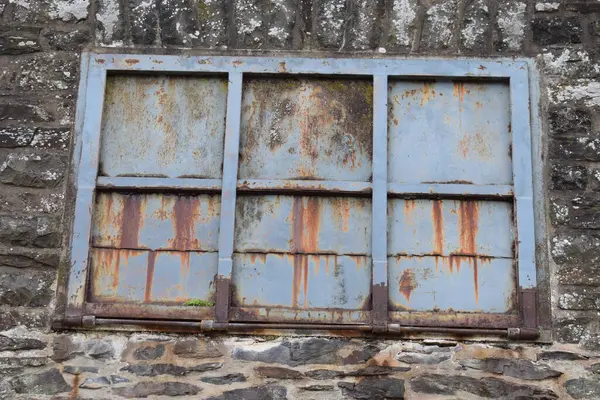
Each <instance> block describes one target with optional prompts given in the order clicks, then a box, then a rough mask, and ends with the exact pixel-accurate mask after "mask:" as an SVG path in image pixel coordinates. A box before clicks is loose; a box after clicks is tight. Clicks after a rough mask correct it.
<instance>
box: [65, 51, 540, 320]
mask: <svg viewBox="0 0 600 400" xmlns="http://www.w3.org/2000/svg"><path fill="white" fill-rule="evenodd" d="M136 72H145V73H148V72H154V73H157V74H159V73H180V74H227V76H228V80H229V84H228V96H227V115H226V135H225V151H224V165H223V179H222V180H219V179H161V178H107V177H98V176H97V175H98V163H99V151H100V127H101V120H102V110H103V103H104V91H105V84H106V79H107V75H108V74H111V73H136ZM244 74H311V75H313V74H314V75H330V76H331V75H346V76H348V75H350V76H351V75H355V76H362V77H364V76H370V77H372V79H373V87H374V94H373V96H374V110H373V111H374V112H373V180H372V183H368V182H334V181H327V182H314V181H311V182H305V181H285V183H284V181H272V180H238V179H237V168H238V149H239V134H240V133H239V130H240V115H241V97H242V83H243V77H244ZM408 77H412V78H419V77H443V78H483V79H504V80H507V81H508V83H509V86H510V109H511V126H512V152H513V185H510V186H509V185H497V186H494V185H485V186H477V185H460V184H457V185H452V184H435V185H432V184H420V185H398V184H390V183H388V182H387V102H388V80H390V79H394V78H408ZM525 110H527V112H525ZM529 110H530V82H529V72H528V63H527V62H526V61H519V60H518V61H514V60H499V61H481V60H464V59H457V60H440V59H344V58H290V57H286V58H284V57H282V58H278V57H220V56H218V57H217V56H166V55H128V54H96V53H84V54H83V55H82V65H81V80H80V86H79V98H78V103H77V116H76V127H75V130H76V147H75V157H74V159H75V164H76V165H75V186H76V193H77V195H76V204H75V216H74V222H73V231H72V232H73V233H72V238H71V249H72V252H71V263H70V265H71V268H70V271H69V272H68V275H69V281H68V295H67V301H66V303H67V304H66V314H65V321H66V322H67V323H70V324H74V325H81V321H82V317H83V316H84V315H85V314H86V313H89V312H93V311H96V310H103V311H102V312H101V315H99V316H104V317H108V316H109V315H108V314H110V311H107V310H110V309H111V308H110V307H101V306H100V305H94V306H90V305H87V307H86V301H85V294H86V287H87V279H88V260H89V249H90V232H91V223H92V212H93V204H94V196H95V192H96V191H97V190H109V189H139V190H144V189H154V190H156V189H160V190H188V191H198V192H211V191H212V192H218V191H220V192H221V196H222V197H221V201H222V202H221V220H220V231H219V264H218V275H217V282H216V284H217V285H216V287H217V300H216V306H215V312H214V316H215V320H216V323H226V322H227V321H228V320H229V312H230V308H229V302H230V290H231V288H230V279H231V273H232V254H233V240H234V237H233V235H234V223H235V221H234V218H235V205H236V193H237V191H253V190H256V191H272V190H282V187H283V190H286V191H290V192H302V193H306V192H309V193H311V192H314V193H327V192H334V193H349V194H357V195H358V194H361V195H369V194H370V195H372V207H373V209H372V212H373V226H372V232H373V237H372V240H373V242H372V260H373V268H372V277H373V279H372V284H373V287H372V321H371V322H372V325H373V330H374V331H377V330H381V331H385V330H386V329H387V325H388V310H387V304H388V298H387V296H388V295H387V286H388V282H387V280H388V273H387V240H386V226H387V200H388V197H389V196H399V195H407V194H413V195H423V196H427V195H430V196H431V195H434V196H444V195H445V196H470V197H477V196H480V197H486V198H504V199H506V198H513V199H514V205H515V214H516V217H515V222H514V223H515V226H516V231H517V233H518V241H517V249H516V252H517V266H518V277H517V279H518V282H517V287H520V289H521V291H520V305H521V317H520V322H521V323H520V325H521V327H525V328H530V329H534V328H536V327H537V316H536V288H537V278H536V259H535V240H536V239H535V230H534V228H535V223H534V196H533V170H532V146H531V140H532V135H531V126H530V118H531V117H530V115H531V113H530V112H529ZM536 140H537V139H536ZM160 314H161V315H165V314H166V313H165V311H164V310H162V311H161V313H160ZM201 314H202V315H204V314H203V313H201ZM146 315H147V314H145V316H146ZM190 315H191V316H193V315H194V313H191V314H190ZM157 318H159V316H157ZM509 320H510V321H511V323H512V322H513V320H514V317H512V318H509Z"/></svg>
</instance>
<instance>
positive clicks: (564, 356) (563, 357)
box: [538, 351, 589, 361]
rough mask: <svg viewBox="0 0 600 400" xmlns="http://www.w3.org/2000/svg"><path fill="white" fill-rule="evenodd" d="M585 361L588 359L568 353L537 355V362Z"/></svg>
mask: <svg viewBox="0 0 600 400" xmlns="http://www.w3.org/2000/svg"><path fill="white" fill-rule="evenodd" d="M587 359H589V357H587V356H584V355H582V354H577V353H572V352H570V351H544V352H542V353H541V354H540V355H538V360H552V361H577V360H587Z"/></svg>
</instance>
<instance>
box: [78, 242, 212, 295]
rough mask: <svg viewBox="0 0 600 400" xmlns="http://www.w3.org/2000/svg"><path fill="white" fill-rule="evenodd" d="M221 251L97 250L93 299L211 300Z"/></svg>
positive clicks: (93, 251)
mask: <svg viewBox="0 0 600 400" xmlns="http://www.w3.org/2000/svg"><path fill="white" fill-rule="evenodd" d="M217 263H218V257H217V253H197V252H175V251H160V252H155V251H143V250H118V249H98V248H96V249H93V250H92V257H91V270H92V275H91V285H90V286H91V291H90V300H91V301H94V302H106V303H113V302H125V303H158V304H168V303H179V304H181V303H183V302H185V301H186V300H189V299H201V300H205V301H211V300H212V299H213V297H214V285H213V279H214V276H215V274H216V273H217Z"/></svg>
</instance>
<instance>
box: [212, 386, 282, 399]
mask: <svg viewBox="0 0 600 400" xmlns="http://www.w3.org/2000/svg"><path fill="white" fill-rule="evenodd" d="M250 399H256V400H287V390H286V388H284V387H281V386H255V387H250V388H244V389H235V390H229V391H227V392H224V393H223V394H221V395H219V396H213V397H209V398H208V399H207V400H250Z"/></svg>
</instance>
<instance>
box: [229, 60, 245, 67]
mask: <svg viewBox="0 0 600 400" xmlns="http://www.w3.org/2000/svg"><path fill="white" fill-rule="evenodd" d="M243 63H244V62H243V61H240V60H234V61H233V62H232V63H231V64H232V65H233V66H234V67H239V66H240V65H242V64H243Z"/></svg>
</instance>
